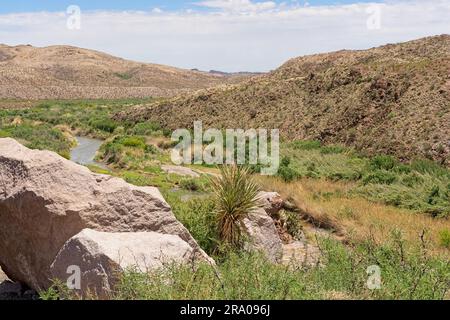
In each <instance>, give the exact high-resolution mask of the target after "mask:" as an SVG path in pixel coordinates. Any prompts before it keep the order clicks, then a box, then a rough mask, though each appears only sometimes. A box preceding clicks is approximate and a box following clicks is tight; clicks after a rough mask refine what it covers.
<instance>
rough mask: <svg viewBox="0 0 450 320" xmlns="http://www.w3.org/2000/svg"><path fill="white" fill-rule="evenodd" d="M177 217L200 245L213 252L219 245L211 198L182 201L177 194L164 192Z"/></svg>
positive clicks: (210, 252)
mask: <svg viewBox="0 0 450 320" xmlns="http://www.w3.org/2000/svg"><path fill="white" fill-rule="evenodd" d="M164 197H165V198H166V200H167V202H168V203H169V204H170V206H171V207H172V211H173V213H174V215H175V216H176V217H177V219H178V220H179V221H180V222H181V223H182V224H183V225H184V226H185V227H186V228H187V229H188V230H189V232H190V233H191V234H192V236H193V237H194V238H195V240H196V241H197V242H198V244H199V245H200V247H201V248H202V249H203V250H205V252H206V253H208V254H210V255H211V254H213V252H214V251H215V249H216V247H217V246H218V245H219V243H220V240H219V235H218V233H217V231H218V229H217V219H216V214H215V203H214V201H213V199H212V198H202V199H192V200H190V201H188V202H182V201H181V200H180V199H179V197H178V196H177V195H174V194H173V193H171V192H164Z"/></svg>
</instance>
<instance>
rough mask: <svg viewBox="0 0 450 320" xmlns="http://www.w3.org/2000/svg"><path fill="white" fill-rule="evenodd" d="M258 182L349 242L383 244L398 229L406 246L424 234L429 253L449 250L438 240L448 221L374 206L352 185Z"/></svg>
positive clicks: (313, 181)
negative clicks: (336, 231) (339, 232)
mask: <svg viewBox="0 0 450 320" xmlns="http://www.w3.org/2000/svg"><path fill="white" fill-rule="evenodd" d="M257 182H258V183H259V184H260V185H261V186H262V188H264V189H267V188H271V190H274V191H277V192H279V193H280V194H281V195H282V196H283V198H286V199H291V201H293V202H295V204H296V205H297V206H298V207H299V208H300V210H301V211H302V212H304V214H305V217H307V219H310V221H314V220H317V222H316V224H318V223H319V222H320V221H322V226H326V225H328V224H329V223H327V222H331V224H329V225H330V227H331V229H334V226H337V229H338V230H341V232H342V233H343V234H344V236H345V238H346V240H348V241H354V242H361V241H364V239H366V238H367V236H368V235H371V236H372V237H373V238H374V239H375V240H376V241H377V242H378V243H384V242H385V241H386V240H387V239H389V237H390V234H391V233H392V232H393V231H394V230H401V231H402V235H403V238H404V240H405V241H406V242H407V243H408V244H410V245H417V244H418V243H419V242H420V235H421V234H422V233H424V238H425V239H426V241H427V242H428V250H429V251H430V252H431V253H433V254H436V255H443V256H446V257H449V252H448V249H445V248H444V247H443V246H442V244H441V242H442V241H441V239H440V233H442V232H443V231H442V230H450V220H449V219H448V218H447V219H446V218H433V217H431V216H429V215H426V214H423V213H418V212H415V211H412V210H408V209H401V208H396V207H394V206H390V205H385V204H382V203H374V202H372V201H369V200H367V199H364V198H361V196H357V195H355V194H354V193H353V192H352V190H353V188H354V186H355V183H354V182H332V181H327V180H324V179H321V180H317V179H306V178H304V179H301V180H299V181H296V182H294V183H290V184H286V183H284V182H283V181H282V180H280V179H277V178H274V177H258V178H257ZM306 214H307V215H306ZM444 233H445V231H444ZM444 238H445V237H444Z"/></svg>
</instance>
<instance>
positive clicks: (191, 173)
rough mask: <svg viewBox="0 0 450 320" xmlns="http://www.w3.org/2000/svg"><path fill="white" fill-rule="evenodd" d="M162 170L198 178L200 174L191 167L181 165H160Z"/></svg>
mask: <svg viewBox="0 0 450 320" xmlns="http://www.w3.org/2000/svg"><path fill="white" fill-rule="evenodd" d="M161 169H162V170H163V171H164V172H167V173H172V174H176V175H179V176H183V177H191V178H200V175H199V174H198V173H197V172H195V171H194V170H192V169H189V168H186V167H181V166H170V165H162V166H161Z"/></svg>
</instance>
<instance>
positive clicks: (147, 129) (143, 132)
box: [131, 122, 161, 136]
mask: <svg viewBox="0 0 450 320" xmlns="http://www.w3.org/2000/svg"><path fill="white" fill-rule="evenodd" d="M160 130H161V126H160V125H159V124H158V123H155V122H140V123H137V124H136V125H135V126H134V127H133V129H132V130H131V133H132V134H134V135H138V136H148V135H151V134H152V133H155V132H158V131H160Z"/></svg>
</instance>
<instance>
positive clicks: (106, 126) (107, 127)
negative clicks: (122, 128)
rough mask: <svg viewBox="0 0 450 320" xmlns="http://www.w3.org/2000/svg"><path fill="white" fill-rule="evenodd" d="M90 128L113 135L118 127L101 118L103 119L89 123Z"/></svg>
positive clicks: (112, 121)
mask: <svg viewBox="0 0 450 320" xmlns="http://www.w3.org/2000/svg"><path fill="white" fill-rule="evenodd" d="M89 124H90V126H92V127H93V128H95V129H98V130H101V131H105V132H109V133H113V132H114V130H116V128H117V127H118V124H117V123H116V122H115V121H114V120H111V119H109V118H103V119H94V120H91V121H90V123H89Z"/></svg>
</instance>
